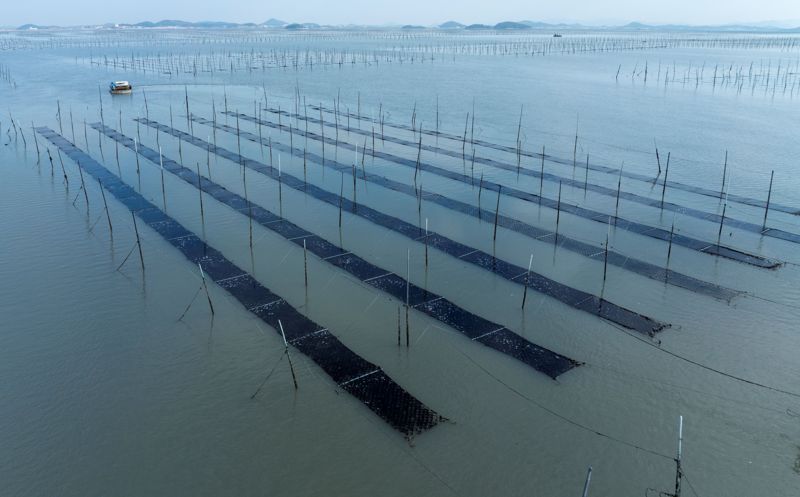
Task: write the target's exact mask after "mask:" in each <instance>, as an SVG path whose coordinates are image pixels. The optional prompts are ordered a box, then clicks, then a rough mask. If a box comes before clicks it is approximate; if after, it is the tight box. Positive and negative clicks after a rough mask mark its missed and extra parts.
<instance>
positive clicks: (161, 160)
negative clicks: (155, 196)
mask: <svg viewBox="0 0 800 497" xmlns="http://www.w3.org/2000/svg"><path fill="white" fill-rule="evenodd" d="M158 161H159V165H160V166H161V198H162V199H163V201H164V210H167V190H166V187H165V186H164V155H163V154H162V153H161V147H158Z"/></svg>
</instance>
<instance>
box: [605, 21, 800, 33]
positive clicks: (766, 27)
mask: <svg viewBox="0 0 800 497" xmlns="http://www.w3.org/2000/svg"><path fill="white" fill-rule="evenodd" d="M618 29H622V30H626V31H688V32H698V31H700V32H734V33H736V32H738V33H741V32H759V33H774V32H781V33H786V32H790V33H797V32H800V27H795V28H779V27H776V26H773V25H771V24H769V23H755V24H752V25H751V24H747V25H745V24H723V25H720V26H689V25H686V24H644V23H641V22H630V23H628V24H626V25H624V26H620V27H619V28H618Z"/></svg>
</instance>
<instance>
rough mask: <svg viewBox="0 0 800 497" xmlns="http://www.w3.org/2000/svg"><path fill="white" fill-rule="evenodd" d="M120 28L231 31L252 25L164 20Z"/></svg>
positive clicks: (251, 24)
mask: <svg viewBox="0 0 800 497" xmlns="http://www.w3.org/2000/svg"><path fill="white" fill-rule="evenodd" d="M120 26H133V27H137V28H202V29H231V28H240V27H253V26H255V24H254V23H246V24H239V23H236V22H225V21H199V22H188V21H176V20H172V19H164V20H163V21H157V22H153V21H144V22H139V23H136V24H120Z"/></svg>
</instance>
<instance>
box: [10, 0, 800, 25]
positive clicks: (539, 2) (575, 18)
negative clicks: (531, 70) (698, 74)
mask: <svg viewBox="0 0 800 497" xmlns="http://www.w3.org/2000/svg"><path fill="white" fill-rule="evenodd" d="M4 3H5V5H4V7H3V9H2V10H3V13H2V15H1V16H0V24H3V25H7V26H16V25H21V24H24V23H34V24H45V25H50V24H52V25H61V26H69V25H81V24H102V23H106V22H120V23H122V22H124V23H133V22H139V21H145V20H153V21H155V20H161V19H180V20H186V21H201V20H220V21H232V22H264V21H266V20H267V19H269V18H272V17H274V18H277V19H281V20H284V21H288V22H316V23H320V24H351V23H352V24H374V25H381V24H422V25H433V24H439V23H442V22H444V21H448V20H456V21H459V22H462V23H465V24H471V23H485V24H494V23H497V22H500V21H505V20H534V21H548V22H561V21H566V22H582V23H585V24H594V25H598V24H610V25H611V24H613V25H619V24H624V23H627V22H630V21H639V22H645V23H654V24H666V23H676V24H678V23H679V24H695V25H697V24H729V23H747V22H749V23H755V22H760V21H779V22H781V23H788V24H790V25H793V26H800V0H758V1H753V0H559V1H557V2H553V1H543V0H493V1H487V0H459V1H453V0H449V1H445V0H404V1H402V2H397V1H391V2H385V1H381V0H378V1H375V0H371V1H370V0H294V1H291V2H287V1H275V2H267V1H264V0H168V1H164V0H133V1H128V2H125V1H119V0H116V1H109V0H68V1H64V0H30V1H22V2H21V1H13V0H9V1H8V2H4ZM795 21H796V22H795Z"/></svg>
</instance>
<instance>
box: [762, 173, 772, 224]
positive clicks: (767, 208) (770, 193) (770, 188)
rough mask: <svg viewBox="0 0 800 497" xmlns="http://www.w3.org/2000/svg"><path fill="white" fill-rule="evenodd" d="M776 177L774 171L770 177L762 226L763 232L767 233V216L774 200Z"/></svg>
mask: <svg viewBox="0 0 800 497" xmlns="http://www.w3.org/2000/svg"><path fill="white" fill-rule="evenodd" d="M774 177H775V171H774V170H773V171H772V172H771V173H770V175H769V191H768V192H767V205H766V207H765V208H764V223H763V224H762V225H761V231H762V232H763V231H766V229H767V214H769V201H770V199H771V198H772V179H773V178H774Z"/></svg>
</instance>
